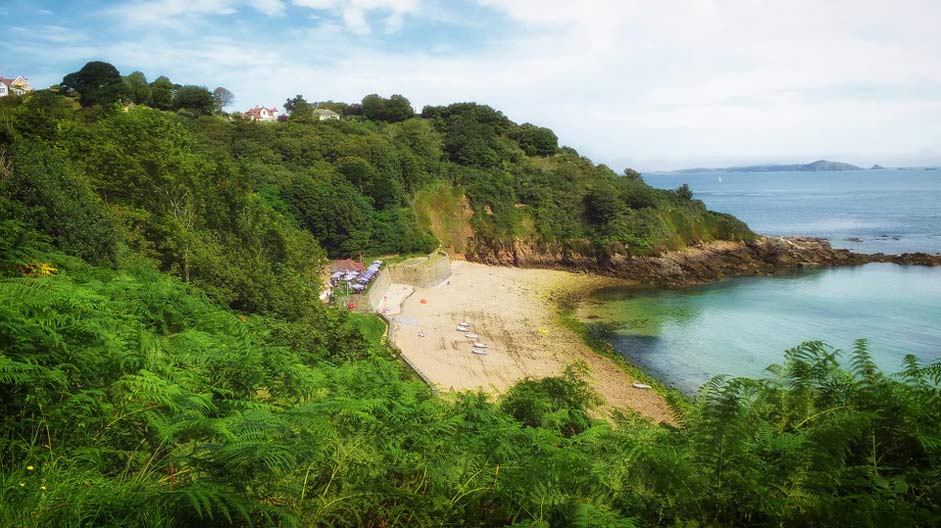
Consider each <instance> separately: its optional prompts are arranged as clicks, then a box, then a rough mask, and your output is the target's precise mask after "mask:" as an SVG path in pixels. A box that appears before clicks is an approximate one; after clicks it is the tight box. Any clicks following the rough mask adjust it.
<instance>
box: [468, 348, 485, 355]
mask: <svg viewBox="0 0 941 528" xmlns="http://www.w3.org/2000/svg"><path fill="white" fill-rule="evenodd" d="M471 352H472V353H474V354H477V355H478V356H486V355H487V349H485V348H472V349H471Z"/></svg>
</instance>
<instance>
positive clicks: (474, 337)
mask: <svg viewBox="0 0 941 528" xmlns="http://www.w3.org/2000/svg"><path fill="white" fill-rule="evenodd" d="M464 337H466V338H468V339H477V338H478V337H480V336H479V335H477V334H474V333H470V334H464Z"/></svg>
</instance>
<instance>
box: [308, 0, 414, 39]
mask: <svg viewBox="0 0 941 528" xmlns="http://www.w3.org/2000/svg"><path fill="white" fill-rule="evenodd" d="M294 5H296V6H299V7H307V8H310V9H317V10H323V11H331V12H336V13H339V14H340V17H341V19H342V20H343V24H344V26H345V27H346V29H348V30H349V31H351V32H352V33H354V34H356V35H368V34H369V33H371V32H372V26H371V25H370V24H369V22H368V21H367V15H368V14H369V13H371V12H373V11H379V12H381V13H383V14H385V15H386V19H385V24H384V25H385V31H386V33H396V32H398V31H399V30H401V29H402V27H403V24H404V20H405V15H412V14H416V13H418V12H419V3H418V0H294Z"/></svg>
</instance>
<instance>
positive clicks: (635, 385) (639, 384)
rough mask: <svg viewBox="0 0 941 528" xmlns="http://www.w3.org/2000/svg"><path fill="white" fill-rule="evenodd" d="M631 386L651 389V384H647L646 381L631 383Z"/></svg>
mask: <svg viewBox="0 0 941 528" xmlns="http://www.w3.org/2000/svg"><path fill="white" fill-rule="evenodd" d="M631 387H634V388H635V389H649V388H650V385H647V384H646V383H631Z"/></svg>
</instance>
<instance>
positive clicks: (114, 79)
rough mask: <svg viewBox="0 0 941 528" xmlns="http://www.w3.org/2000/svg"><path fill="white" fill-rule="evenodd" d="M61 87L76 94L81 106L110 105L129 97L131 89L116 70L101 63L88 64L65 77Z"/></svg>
mask: <svg viewBox="0 0 941 528" xmlns="http://www.w3.org/2000/svg"><path fill="white" fill-rule="evenodd" d="M62 86H63V87H64V88H65V89H66V90H70V91H75V92H78V94H79V101H80V102H81V104H82V106H93V105H96V104H100V105H110V104H114V103H119V102H122V101H125V100H127V99H129V98H130V96H131V89H130V88H129V87H128V85H127V84H126V83H125V82H124V79H123V78H122V77H121V74H120V73H119V72H118V70H117V68H115V67H114V66H112V65H111V64H108V63H107V62H101V61H92V62H89V63H87V64H85V66H83V67H82V69H81V70H79V71H77V72H73V73H70V74H68V75H66V76H65V77H64V78H63V79H62Z"/></svg>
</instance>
